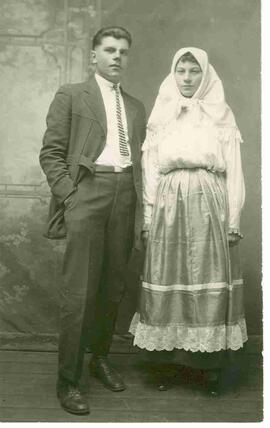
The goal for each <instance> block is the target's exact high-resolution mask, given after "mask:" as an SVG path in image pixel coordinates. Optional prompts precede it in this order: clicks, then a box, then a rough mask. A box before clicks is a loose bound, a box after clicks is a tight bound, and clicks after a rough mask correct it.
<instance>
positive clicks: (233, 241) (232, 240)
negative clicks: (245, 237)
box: [228, 233, 241, 247]
mask: <svg viewBox="0 0 270 428" xmlns="http://www.w3.org/2000/svg"><path fill="white" fill-rule="evenodd" d="M240 239H241V236H240V235H237V234H236V233H229V234H228V241H229V246H230V247H234V246H235V245H237V244H238V242H239V241H240Z"/></svg>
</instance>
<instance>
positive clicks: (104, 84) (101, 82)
mask: <svg viewBox="0 0 270 428" xmlns="http://www.w3.org/2000/svg"><path fill="white" fill-rule="evenodd" d="M95 79H96V81H97V83H98V85H99V86H101V87H102V88H107V89H108V88H109V89H113V87H114V85H115V83H113V82H110V81H109V80H107V79H104V77H102V76H100V75H99V74H98V73H95ZM116 85H117V86H118V89H119V88H120V83H116Z"/></svg>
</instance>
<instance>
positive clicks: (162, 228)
mask: <svg viewBox="0 0 270 428" xmlns="http://www.w3.org/2000/svg"><path fill="white" fill-rule="evenodd" d="M243 291H244V290H243V279H242V274H241V269H240V260H239V244H238V245H236V246H234V247H229V245H228V201H227V190H226V181H225V178H224V176H223V175H222V174H216V173H212V172H209V171H207V170H205V169H200V168H196V169H179V170H174V171H171V172H169V173H168V174H166V175H163V176H162V177H161V179H160V182H159V186H158V191H157V197H156V202H155V205H154V210H153V219H152V226H151V229H150V232H149V239H148V244H147V249H146V259H145V266H144V274H143V282H142V288H141V295H140V302H139V307H138V311H137V312H136V314H135V315H134V318H133V320H132V322H131V326H130V332H131V333H132V334H133V335H134V345H137V346H139V347H140V348H142V349H146V350H148V351H153V350H158V351H161V350H167V351H171V350H173V349H182V350H186V351H192V352H196V351H200V352H215V351H221V350H228V349H231V350H237V349H240V348H241V347H242V346H243V343H244V342H245V341H246V340H247V332H246V323H245V316H244V307H243Z"/></svg>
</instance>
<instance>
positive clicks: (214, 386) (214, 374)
mask: <svg viewBox="0 0 270 428" xmlns="http://www.w3.org/2000/svg"><path fill="white" fill-rule="evenodd" d="M206 381H207V392H208V395H210V396H211V397H217V396H218V395H219V394H220V374H219V372H218V371H215V370H213V371H209V372H208V373H207V378H206Z"/></svg>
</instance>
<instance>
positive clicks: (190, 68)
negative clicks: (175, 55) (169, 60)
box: [174, 59, 202, 98]
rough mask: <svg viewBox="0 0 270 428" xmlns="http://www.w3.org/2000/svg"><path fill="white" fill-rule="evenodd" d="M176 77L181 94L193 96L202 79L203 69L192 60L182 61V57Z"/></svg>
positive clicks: (176, 68)
mask: <svg viewBox="0 0 270 428" xmlns="http://www.w3.org/2000/svg"><path fill="white" fill-rule="evenodd" d="M174 77H175V80H176V83H177V86H178V89H179V91H180V92H181V94H182V95H183V96H184V97H187V98H191V97H192V96H193V95H194V94H195V92H196V91H197V89H198V87H199V86H200V83H201V81H202V70H201V67H200V66H199V65H198V64H196V63H194V62H190V61H185V62H182V61H181V59H180V60H179V61H178V63H177V64H176V67H175V72H174Z"/></svg>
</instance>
